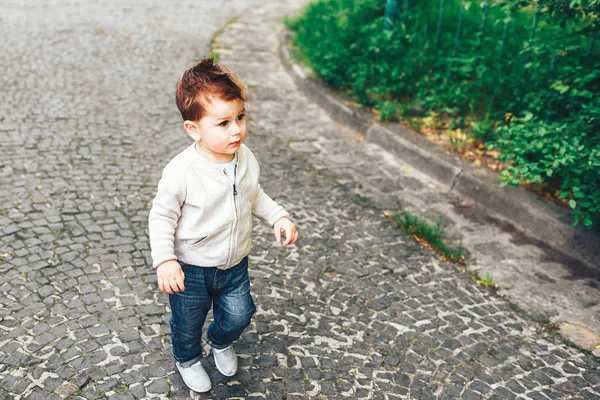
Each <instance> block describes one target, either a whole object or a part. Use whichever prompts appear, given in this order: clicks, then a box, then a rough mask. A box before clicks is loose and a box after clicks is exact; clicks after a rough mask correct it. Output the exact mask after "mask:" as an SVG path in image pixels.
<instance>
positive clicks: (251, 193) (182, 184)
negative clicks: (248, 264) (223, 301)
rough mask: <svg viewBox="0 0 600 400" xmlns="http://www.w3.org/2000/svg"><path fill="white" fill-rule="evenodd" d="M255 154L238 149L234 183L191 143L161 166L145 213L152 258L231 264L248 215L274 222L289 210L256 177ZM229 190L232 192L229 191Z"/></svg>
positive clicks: (241, 246) (239, 251)
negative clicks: (153, 193) (150, 207)
mask: <svg viewBox="0 0 600 400" xmlns="http://www.w3.org/2000/svg"><path fill="white" fill-rule="evenodd" d="M259 174H260V169H259V166H258V162H257V161H256V158H255V157H254V154H252V152H251V151H250V149H248V147H246V146H245V145H242V146H241V147H240V149H239V150H238V163H237V167H236V174H235V175H236V178H235V187H234V186H233V185H232V183H231V179H230V177H229V176H227V172H226V171H225V168H223V167H221V166H219V165H218V164H214V163H211V162H210V161H208V160H206V159H205V158H204V157H203V156H202V155H201V154H200V153H199V152H198V150H197V149H196V146H195V143H194V144H192V145H191V146H189V147H188V148H187V149H185V150H184V151H182V152H181V153H179V154H178V155H177V156H175V158H173V159H172V160H171V161H170V162H169V163H168V164H167V166H166V167H165V168H164V170H163V173H162V178H161V179H160V182H159V184H158V190H157V193H156V197H155V198H154V201H153V202H152V209H151V210H150V216H149V218H148V228H149V231H150V247H151V249H152V264H153V266H154V268H156V267H158V266H159V265H160V264H162V263H163V262H165V261H168V260H175V259H176V260H180V261H183V262H185V263H187V264H192V265H198V266H202V267H217V268H221V269H227V268H230V267H232V266H234V265H236V264H238V263H239V262H240V261H242V259H243V258H244V257H245V256H246V255H248V253H249V252H250V247H251V240H250V238H251V233H252V215H255V216H257V217H259V218H260V219H262V220H263V221H265V222H267V223H268V224H269V225H271V226H272V225H273V224H274V223H275V222H276V221H277V220H278V219H280V218H282V217H287V216H288V213H287V212H286V211H285V210H284V209H283V207H281V206H280V205H278V204H277V203H276V202H275V201H273V200H272V199H271V198H270V197H269V196H268V195H267V194H266V193H265V192H264V191H263V190H262V189H261V188H260V185H259V183H258V177H259ZM234 190H235V191H236V194H234Z"/></svg>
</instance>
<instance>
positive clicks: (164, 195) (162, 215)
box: [148, 165, 186, 268]
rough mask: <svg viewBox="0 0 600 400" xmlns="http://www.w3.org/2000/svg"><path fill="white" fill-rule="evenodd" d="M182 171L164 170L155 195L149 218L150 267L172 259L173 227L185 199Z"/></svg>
mask: <svg viewBox="0 0 600 400" xmlns="http://www.w3.org/2000/svg"><path fill="white" fill-rule="evenodd" d="M185 198H186V189H185V173H182V172H180V173H174V171H172V170H171V169H170V168H169V166H168V165H167V167H166V168H165V169H164V170H163V174H162V177H161V179H160V182H159V183H158V190H157V192H156V196H155V197H154V200H153V201H152V208H151V209H150V215H149V217H148V231H149V234H150V248H151V254H152V266H153V267H154V268H156V267H158V266H159V265H160V264H162V263H164V262H165V261H168V260H175V259H177V257H176V256H175V228H177V223H178V221H179V217H181V207H182V206H183V203H184V202H185Z"/></svg>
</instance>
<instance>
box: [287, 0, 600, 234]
mask: <svg viewBox="0 0 600 400" xmlns="http://www.w3.org/2000/svg"><path fill="white" fill-rule="evenodd" d="M398 3H399V4H400V5H402V4H403V1H399V2H398ZM461 4H464V5H465V12H464V18H463V21H462V25H461V34H460V40H459V41H458V46H455V43H456V42H455V35H456V30H457V21H458V19H459V12H460V5H461ZM485 4H486V2H485V1H482V2H481V3H479V2H464V3H461V2H458V1H457V0H447V1H446V7H445V9H444V13H443V18H442V25H441V34H440V35H439V40H438V41H437V48H436V40H435V39H436V36H437V27H438V16H439V10H440V1H439V0H422V1H420V2H409V5H411V8H409V10H408V13H407V15H406V18H402V17H401V18H399V19H398V21H396V23H395V24H394V25H393V27H392V29H389V30H384V29H383V26H384V18H385V15H384V12H385V5H386V1H385V0H354V1H345V0H320V1H316V2H313V3H310V4H309V5H308V6H307V7H306V9H305V10H304V11H303V13H302V14H301V15H299V16H298V17H297V18H295V19H292V20H289V21H288V22H287V23H288V27H289V28H290V29H291V30H293V31H295V33H296V35H295V37H294V44H295V46H296V47H297V48H298V51H299V53H300V55H301V56H302V57H303V58H304V59H305V60H306V62H307V63H308V64H309V65H310V66H311V67H312V68H313V70H314V71H315V72H316V73H317V74H318V75H319V76H320V77H321V78H322V80H323V82H324V83H325V84H327V85H329V86H331V87H334V88H337V89H339V90H342V91H344V92H346V93H348V94H350V95H351V96H353V97H354V98H355V100H357V101H358V102H360V103H362V104H364V105H366V106H368V107H372V108H373V109H375V110H376V111H377V112H378V113H379V116H380V118H381V119H383V120H397V119H401V118H403V117H404V116H406V115H407V113H408V111H409V110H410V108H411V106H413V105H418V106H421V107H423V108H425V109H426V110H432V111H436V112H441V113H444V114H446V115H447V116H449V117H450V118H451V120H452V121H453V122H452V123H453V124H458V125H460V126H464V125H465V121H472V122H473V127H472V128H471V131H470V132H468V133H469V134H470V135H471V136H472V137H475V138H476V139H477V140H479V141H482V142H483V143H484V144H486V145H487V146H489V147H495V148H496V149H498V150H499V151H500V153H501V159H502V160H503V161H506V162H507V163H508V164H509V167H508V168H507V169H506V170H505V171H503V173H502V175H501V179H502V180H503V184H514V185H517V184H520V183H522V182H545V183H546V184H547V185H549V186H550V187H551V188H553V189H554V190H557V191H559V192H560V193H561V196H566V197H568V198H569V200H570V201H569V204H570V205H571V207H572V208H573V215H574V217H575V223H576V224H577V223H578V222H580V221H582V222H583V223H584V224H585V225H586V226H592V225H594V224H595V223H596V222H597V221H598V217H599V215H600V208H599V206H598V199H600V196H598V194H599V193H598V191H599V190H600V181H599V178H598V176H600V166H599V161H598V154H599V149H598V146H599V143H600V133H599V132H600V122H599V121H600V118H599V116H600V103H599V102H598V98H597V94H598V91H599V89H600V87H599V86H600V57H599V55H598V51H597V50H596V51H595V50H593V49H592V51H588V50H589V49H590V46H589V44H590V39H591V38H597V37H598V36H600V35H598V22H597V20H598V18H597V12H598V9H599V8H600V6H599V4H600V2H598V1H597V0H590V1H587V2H586V1H585V0H574V1H565V0H538V1H537V2H527V1H520V0H510V1H491V2H488V4H489V8H487V9H486V8H484V6H485ZM538 6H539V7H538ZM536 7H538V8H536ZM536 12H537V17H536V18H537V21H538V22H537V28H536V29H535V35H534V37H533V38H532V36H531V33H532V25H533V23H532V21H533V20H534V17H535V15H536ZM484 15H486V18H484ZM507 21H508V23H507ZM505 29H506V32H507V35H506V37H505V38H506V40H504V32H505ZM501 49H502V51H501ZM507 114H509V115H512V116H514V117H513V118H510V119H509V120H507V119H506V118H505V115H507ZM467 126H468V124H467Z"/></svg>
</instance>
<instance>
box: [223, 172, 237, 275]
mask: <svg viewBox="0 0 600 400" xmlns="http://www.w3.org/2000/svg"><path fill="white" fill-rule="evenodd" d="M236 181H237V164H235V165H234V167H233V196H232V200H233V227H232V228H231V237H230V238H229V257H228V258H227V265H226V266H225V267H226V268H230V267H231V265H230V264H231V261H232V259H233V255H234V254H235V244H236V243H235V242H236V231H237V221H238V217H237V204H236V202H235V198H236V196H237V189H236V186H235V183H236Z"/></svg>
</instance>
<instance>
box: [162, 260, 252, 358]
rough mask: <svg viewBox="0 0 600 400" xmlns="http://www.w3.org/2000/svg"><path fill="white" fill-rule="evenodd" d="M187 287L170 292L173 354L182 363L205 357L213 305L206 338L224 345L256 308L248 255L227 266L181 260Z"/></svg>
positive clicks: (231, 340)
mask: <svg viewBox="0 0 600 400" xmlns="http://www.w3.org/2000/svg"><path fill="white" fill-rule="evenodd" d="M180 264H181V268H182V269H183V273H184V274H185V280H184V285H185V291H183V292H175V293H173V294H171V295H169V304H170V305H171V318H170V323H171V342H172V345H173V357H174V358H175V360H176V361H178V362H179V363H180V364H181V365H182V366H183V367H187V366H191V365H193V364H195V363H196V362H197V361H198V360H200V359H201V358H202V326H203V325H204V321H205V319H206V315H207V314H208V311H209V310H210V308H211V306H212V307H213V316H214V320H213V322H212V323H211V324H210V325H209V327H208V328H207V329H206V341H207V342H208V343H209V344H210V345H211V346H212V347H214V348H215V349H224V348H226V347H228V346H230V345H231V344H232V343H233V342H234V341H235V340H236V339H237V338H239V337H240V335H241V334H242V332H243V331H244V329H246V327H247V326H248V325H250V320H251V318H252V315H253V314H254V312H255V311H256V307H255V305H254V302H253V301H252V296H250V281H249V279H248V257H245V258H244V259H243V260H242V261H241V262H240V263H239V264H238V265H236V266H234V267H231V268H229V269H227V270H222V269H218V268H214V267H198V266H194V265H189V264H185V263H181V262H180Z"/></svg>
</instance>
